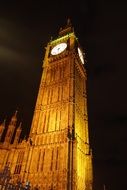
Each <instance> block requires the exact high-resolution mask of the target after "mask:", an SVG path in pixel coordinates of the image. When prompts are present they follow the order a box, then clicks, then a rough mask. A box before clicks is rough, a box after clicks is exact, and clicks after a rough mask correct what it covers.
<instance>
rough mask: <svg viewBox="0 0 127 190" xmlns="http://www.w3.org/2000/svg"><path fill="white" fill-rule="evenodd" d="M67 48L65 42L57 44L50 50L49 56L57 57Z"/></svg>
mask: <svg viewBox="0 0 127 190" xmlns="http://www.w3.org/2000/svg"><path fill="white" fill-rule="evenodd" d="M66 47H67V44H66V43H65V42H63V43H60V44H57V45H56V46H55V47H53V48H52V50H51V54H52V55H57V54H60V53H62V52H63V51H64V50H65V49H66Z"/></svg>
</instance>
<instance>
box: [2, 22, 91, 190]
mask: <svg viewBox="0 0 127 190" xmlns="http://www.w3.org/2000/svg"><path fill="white" fill-rule="evenodd" d="M61 43H63V44H67V47H66V48H65V49H64V50H63V51H61V52H60V53H58V54H56V53H55V54H51V51H52V49H53V48H54V47H59V46H58V44H61ZM78 47H79V42H78V40H77V38H76V36H75V33H74V31H73V28H72V26H71V24H70V23H68V24H67V26H66V27H65V28H64V29H61V30H60V32H59V36H58V38H57V39H55V40H52V41H50V42H49V43H48V45H47V48H46V53H45V58H44V61H43V74H42V78H41V82H40V88H39V92H38V97H37V102H36V106H35V111H34V115H33V121H32V126H31V130H30V134H29V138H28V140H24V141H22V142H20V143H17V141H18V138H19V135H20V132H21V130H20V127H19V128H18V130H17V132H16V137H15V140H14V143H13V144H9V143H10V140H11V136H10V135H9V132H8V135H7V137H6V138H5V139H6V142H4V144H1V146H0V155H1V153H2V155H4V156H3V157H2V158H1V159H0V169H2V168H4V166H5V165H6V164H9V165H10V168H11V173H12V176H13V177H12V180H13V181H14V182H15V181H16V180H17V179H20V180H21V181H22V182H26V181H30V184H31V187H35V186H38V187H39V189H41V190H43V189H44V190H48V189H49V190H92V155H91V150H90V147H89V135H88V115H87V95H86V79H87V77H86V70H85V68H84V65H83V64H82V62H81V59H80V57H79V54H78ZM80 49H81V48H80ZM14 118H15V119H14ZM15 122H16V114H15V116H14V117H13V122H12V126H11V127H10V131H11V134H12V135H13V133H14V129H15ZM3 129H4V127H3V128H2V127H0V131H1V133H2V132H3ZM8 130H9V129H8ZM0 137H1V136H0ZM5 147H8V149H6V150H5ZM5 158H6V159H5Z"/></svg>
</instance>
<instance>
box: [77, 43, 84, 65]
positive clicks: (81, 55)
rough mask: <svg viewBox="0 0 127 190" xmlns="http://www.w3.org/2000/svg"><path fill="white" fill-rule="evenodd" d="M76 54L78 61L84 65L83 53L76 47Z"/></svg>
mask: <svg viewBox="0 0 127 190" xmlns="http://www.w3.org/2000/svg"><path fill="white" fill-rule="evenodd" d="M78 54H79V57H80V59H81V62H82V64H84V58H83V53H82V51H81V50H80V48H79V47H78Z"/></svg>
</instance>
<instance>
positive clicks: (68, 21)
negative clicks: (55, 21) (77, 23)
mask: <svg viewBox="0 0 127 190" xmlns="http://www.w3.org/2000/svg"><path fill="white" fill-rule="evenodd" d="M70 25H71V19H70V18H68V19H67V26H70Z"/></svg>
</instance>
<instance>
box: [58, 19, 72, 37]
mask: <svg viewBox="0 0 127 190" xmlns="http://www.w3.org/2000/svg"><path fill="white" fill-rule="evenodd" d="M70 32H74V28H73V27H72V23H71V20H70V18H68V19H67V24H66V26H65V27H63V28H62V27H61V28H60V30H59V35H60V36H64V35H66V34H68V33H70Z"/></svg>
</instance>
